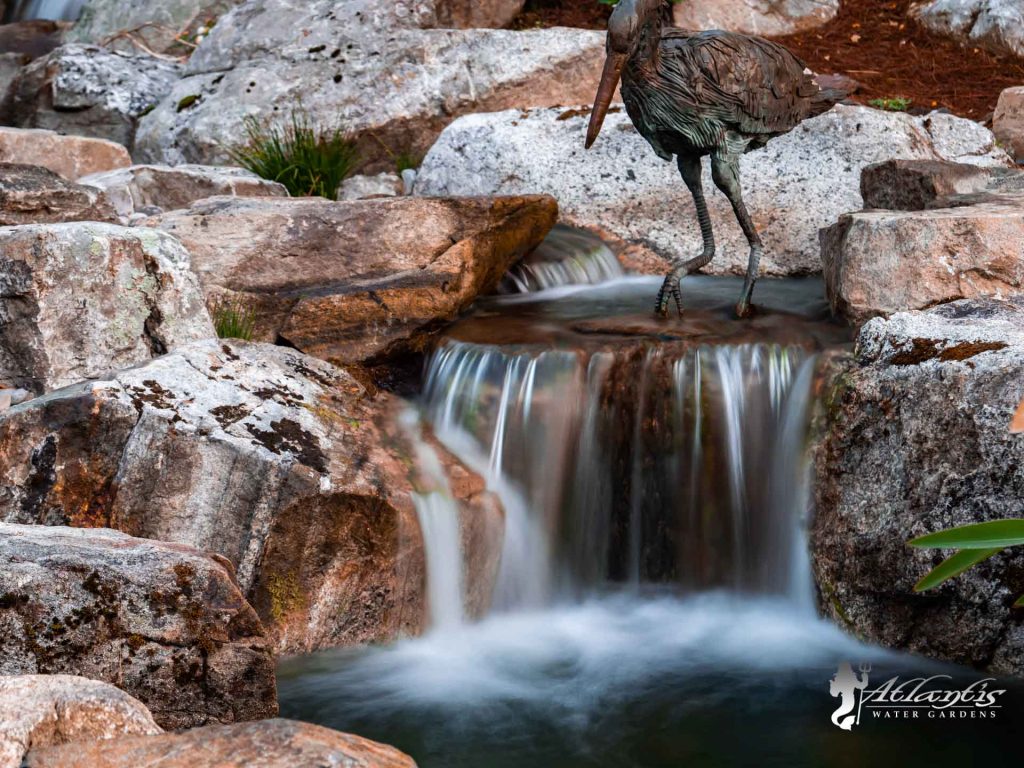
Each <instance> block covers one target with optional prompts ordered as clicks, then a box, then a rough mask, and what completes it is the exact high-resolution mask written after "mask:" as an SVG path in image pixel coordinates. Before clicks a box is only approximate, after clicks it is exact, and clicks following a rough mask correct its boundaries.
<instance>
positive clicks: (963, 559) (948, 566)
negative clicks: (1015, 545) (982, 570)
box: [914, 547, 1003, 592]
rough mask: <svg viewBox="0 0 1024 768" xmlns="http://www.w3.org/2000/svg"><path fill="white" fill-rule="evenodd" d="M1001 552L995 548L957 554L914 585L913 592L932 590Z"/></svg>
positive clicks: (964, 551)
mask: <svg viewBox="0 0 1024 768" xmlns="http://www.w3.org/2000/svg"><path fill="white" fill-rule="evenodd" d="M1002 551H1003V548H1002V547H996V548H995V549H965V550H963V551H962V552H957V553H956V554H955V555H952V556H951V557H947V558H946V559H945V560H943V561H942V562H941V563H939V564H938V565H937V566H935V567H934V568H932V569H931V571H929V572H928V575H927V576H925V577H924V578H923V579H921V580H920V581H919V582H917V584H915V585H914V591H915V592H924V591H925V590H926V589H934V588H935V587H937V586H939V584H942V583H943V582H945V581H948V580H949V579H952V578H953V577H954V576H959V575H960V574H961V573H963V572H964V571H966V570H967V569H968V568H970V567H971V566H973V565H977V564H978V563H980V562H981V561H982V560H987V559H988V558H990V557H992V555H994V554H996V553H997V552H1002Z"/></svg>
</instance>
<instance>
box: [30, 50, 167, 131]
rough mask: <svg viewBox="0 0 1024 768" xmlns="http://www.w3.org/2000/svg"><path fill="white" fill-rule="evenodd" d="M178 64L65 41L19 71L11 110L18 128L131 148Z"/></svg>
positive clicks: (163, 94)
mask: <svg viewBox="0 0 1024 768" xmlns="http://www.w3.org/2000/svg"><path fill="white" fill-rule="evenodd" d="M180 69H181V67H180V65H178V64H175V63H173V62H168V61H163V60H161V59H157V58H154V57H152V56H148V55H145V54H136V55H130V54H124V53H117V52H113V51H109V50H107V49H105V48H99V47H97V46H87V45H64V46H61V47H60V48H57V49H56V50H54V51H53V52H52V53H50V54H48V55H47V56H45V57H43V58H41V59H37V60H36V61H34V62H32V63H31V64H29V65H28V66H27V67H25V68H24V69H22V70H21V72H20V74H19V75H18V77H17V78H16V80H15V82H14V83H13V85H12V102H11V113H12V120H13V123H14V125H16V126H18V127H19V128H46V129H51V130H58V131H63V132H71V133H76V134H79V135H82V136H91V137H94V138H100V139H109V140H110V141H115V142H117V143H119V144H123V145H124V146H126V147H128V148H129V149H131V147H132V144H133V143H134V138H135V126H136V122H137V121H138V119H139V117H140V116H141V115H143V114H144V113H145V112H146V111H147V110H149V109H151V108H153V107H154V106H155V105H156V104H157V102H159V101H160V99H162V98H163V97H164V96H165V95H166V94H167V92H168V91H169V90H170V89H171V87H172V84H173V83H174V82H175V81H177V80H178V78H179V76H180Z"/></svg>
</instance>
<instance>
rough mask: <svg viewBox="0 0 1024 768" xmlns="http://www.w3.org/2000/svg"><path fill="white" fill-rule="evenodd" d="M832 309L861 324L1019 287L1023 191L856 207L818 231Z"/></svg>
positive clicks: (1023, 272) (1023, 258)
mask: <svg viewBox="0 0 1024 768" xmlns="http://www.w3.org/2000/svg"><path fill="white" fill-rule="evenodd" d="M821 256H822V261H823V263H824V272H825V287H826V290H827V292H828V296H829V300H830V301H831V302H832V308H833V311H835V312H836V313H839V314H842V315H844V316H845V317H847V318H848V319H849V320H851V321H852V322H856V323H860V322H863V321H865V320H867V319H869V318H871V317H875V316H878V315H888V314H891V313H893V312H900V311H904V310H912V309H924V308H926V307H930V306H933V305H935V304H940V303H942V302H947V301H952V300H954V299H961V298H973V297H978V296H1005V295H1007V294H1013V293H1019V292H1020V291H1021V289H1022V287H1024V195H1018V196H1017V197H1016V199H1014V198H1012V197H1010V196H1006V197H1005V198H1004V199H1002V200H999V201H993V202H988V203H980V204H978V205H972V206H966V207H961V208H942V209H932V210H927V211H911V212H908V211H861V212H859V213H851V214H845V215H843V216H842V217H841V218H840V219H839V222H838V223H837V224H835V225H833V226H831V227H829V228H828V229H824V230H822V232H821Z"/></svg>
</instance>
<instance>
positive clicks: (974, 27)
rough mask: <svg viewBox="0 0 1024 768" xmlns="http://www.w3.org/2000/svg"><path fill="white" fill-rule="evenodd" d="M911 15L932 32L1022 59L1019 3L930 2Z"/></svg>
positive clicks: (1023, 22)
mask: <svg viewBox="0 0 1024 768" xmlns="http://www.w3.org/2000/svg"><path fill="white" fill-rule="evenodd" d="M910 13H911V15H912V16H913V17H914V18H915V19H916V20H917V21H919V22H921V23H922V24H923V25H924V26H925V27H927V28H928V29H930V30H932V31H933V32H939V33H941V34H944V35H949V36H950V37H953V38H955V39H956V40H959V41H960V42H961V43H963V44H964V45H977V46H980V47H982V48H987V49H988V50H990V51H995V52H996V53H1010V54H1013V55H1015V56H1024V5H1022V4H1021V2H1020V0H930V2H924V3H920V4H918V5H915V6H912V7H911V11H910Z"/></svg>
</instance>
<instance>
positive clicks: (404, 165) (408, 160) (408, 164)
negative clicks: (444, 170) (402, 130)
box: [395, 152, 423, 176]
mask: <svg viewBox="0 0 1024 768" xmlns="http://www.w3.org/2000/svg"><path fill="white" fill-rule="evenodd" d="M422 162H423V159H422V158H420V157H417V156H416V155H414V154H413V153H412V152H403V153H402V154H400V155H396V156H395V170H396V171H398V175H399V176H401V175H402V171H409V170H412V171H415V170H416V169H417V168H419V167H420V163H422Z"/></svg>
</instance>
